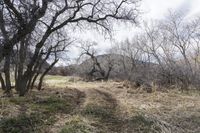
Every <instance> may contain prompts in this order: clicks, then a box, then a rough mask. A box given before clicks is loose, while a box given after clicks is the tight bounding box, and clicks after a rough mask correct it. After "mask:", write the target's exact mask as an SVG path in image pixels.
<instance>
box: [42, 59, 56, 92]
mask: <svg viewBox="0 0 200 133" xmlns="http://www.w3.org/2000/svg"><path fill="white" fill-rule="evenodd" d="M57 62H58V59H55V61H54V62H53V63H52V64H51V65H50V66H49V67H48V68H47V69H46V70H45V71H44V73H43V74H42V75H41V77H40V81H39V84H38V90H41V88H42V83H43V79H44V77H45V76H46V74H47V73H48V72H49V71H50V70H51V69H52V68H53V66H54V65H55V64H56V63H57Z"/></svg>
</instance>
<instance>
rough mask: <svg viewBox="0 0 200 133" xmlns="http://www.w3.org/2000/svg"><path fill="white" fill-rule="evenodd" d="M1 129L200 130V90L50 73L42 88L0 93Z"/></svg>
mask: <svg viewBox="0 0 200 133" xmlns="http://www.w3.org/2000/svg"><path fill="white" fill-rule="evenodd" d="M1 95H2V94H1ZM0 133H200V92H195V91H190V92H181V91H178V90H168V91H157V90H156V89H154V91H153V92H152V93H147V92H145V91H144V90H142V89H141V88H137V89H136V88H132V87H131V86H129V85H127V83H126V82H117V81H108V82H85V81H82V80H81V79H80V78H78V77H62V76H47V77H46V79H45V83H44V88H43V90H42V91H36V90H32V91H31V92H30V93H29V94H28V95H27V96H25V97H17V96H14V97H12V98H5V97H2V98H1V101H0Z"/></svg>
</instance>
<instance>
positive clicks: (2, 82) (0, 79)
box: [0, 73, 6, 91]
mask: <svg viewBox="0 0 200 133" xmlns="http://www.w3.org/2000/svg"><path fill="white" fill-rule="evenodd" d="M0 82H1V88H2V90H4V91H5V90H6V86H5V82H4V79H3V77H2V75H1V73H0Z"/></svg>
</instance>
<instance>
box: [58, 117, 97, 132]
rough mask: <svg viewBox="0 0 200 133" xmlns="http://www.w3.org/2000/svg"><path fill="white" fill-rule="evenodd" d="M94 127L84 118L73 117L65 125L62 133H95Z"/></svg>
mask: <svg viewBox="0 0 200 133" xmlns="http://www.w3.org/2000/svg"><path fill="white" fill-rule="evenodd" d="M93 132H94V127H92V126H91V125H90V123H89V121H88V120H87V119H85V118H84V117H82V116H72V118H70V120H69V121H68V122H67V123H65V126H64V127H63V128H62V129H61V131H60V133H93Z"/></svg>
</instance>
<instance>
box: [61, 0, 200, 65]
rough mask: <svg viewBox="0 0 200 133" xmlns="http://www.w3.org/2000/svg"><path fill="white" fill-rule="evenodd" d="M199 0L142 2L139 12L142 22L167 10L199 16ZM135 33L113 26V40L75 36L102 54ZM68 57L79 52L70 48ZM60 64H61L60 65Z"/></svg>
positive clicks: (160, 16) (85, 34)
mask: <svg viewBox="0 0 200 133" xmlns="http://www.w3.org/2000/svg"><path fill="white" fill-rule="evenodd" d="M199 5H200V0H142V2H141V8H140V9H141V11H142V12H143V14H142V16H141V17H142V21H150V20H154V19H163V18H164V17H165V16H166V15H167V13H168V12H169V10H174V11H180V12H183V13H184V14H185V15H186V16H189V17H190V16H193V15H199V16H200V8H199ZM136 31H137V28H136V27H133V26H127V25H126V26H125V25H118V26H115V29H114V35H113V39H114V40H110V39H105V38H104V36H103V35H100V34H99V33H97V32H91V31H87V32H86V31H83V32H80V34H76V35H75V36H76V38H84V39H83V40H92V41H96V42H98V43H99V45H98V49H99V51H98V52H99V53H103V51H105V50H106V49H108V48H109V47H110V46H111V45H114V43H116V42H120V41H123V40H125V39H126V38H129V39H130V38H132V36H133V35H134V33H135V32H136ZM70 51H71V52H70V54H69V56H70V57H71V58H75V57H77V55H78V54H79V50H77V48H72V49H71V50H70ZM61 64H62V63H61Z"/></svg>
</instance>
